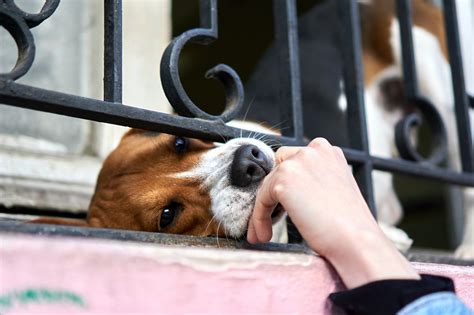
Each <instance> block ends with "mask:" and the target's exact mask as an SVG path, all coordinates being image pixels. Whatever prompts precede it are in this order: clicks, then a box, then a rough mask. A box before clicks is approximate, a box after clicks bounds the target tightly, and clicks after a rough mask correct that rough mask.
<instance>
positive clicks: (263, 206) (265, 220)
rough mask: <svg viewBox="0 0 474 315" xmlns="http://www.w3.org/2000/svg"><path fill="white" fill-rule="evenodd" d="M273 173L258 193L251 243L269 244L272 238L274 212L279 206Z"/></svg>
mask: <svg viewBox="0 0 474 315" xmlns="http://www.w3.org/2000/svg"><path fill="white" fill-rule="evenodd" d="M273 174H274V173H273V172H272V173H270V174H268V175H267V177H265V179H264V180H263V183H262V185H261V186H260V188H259V190H258V191H257V197H256V200H255V207H254V209H253V213H252V216H251V217H250V220H249V229H248V232H247V240H248V242H249V243H253V244H254V243H257V242H268V241H269V240H270V239H271V238H272V218H271V215H272V212H273V210H274V209H275V207H276V206H277V204H278V201H277V200H276V198H275V196H273V193H272V189H273V187H272V179H273Z"/></svg>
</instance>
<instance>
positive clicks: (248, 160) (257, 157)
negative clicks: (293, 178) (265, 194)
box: [230, 144, 272, 187]
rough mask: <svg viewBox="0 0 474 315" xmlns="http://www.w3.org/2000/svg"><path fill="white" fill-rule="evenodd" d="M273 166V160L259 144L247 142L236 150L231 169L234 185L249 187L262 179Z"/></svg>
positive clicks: (231, 178)
mask: <svg viewBox="0 0 474 315" xmlns="http://www.w3.org/2000/svg"><path fill="white" fill-rule="evenodd" d="M271 168H272V161H271V160H270V159H269V158H268V157H267V156H266V155H265V153H263V152H262V151H261V150H260V149H259V148H258V147H257V146H255V145H252V144H246V145H243V146H241V147H240V148H238V149H237V150H236V151H235V154H234V161H233V162H232V167H231V171H230V180H231V183H232V185H234V186H238V187H247V186H249V185H250V184H252V183H255V182H258V181H260V180H261V179H262V178H264V177H265V175H267V174H268V173H270V171H271Z"/></svg>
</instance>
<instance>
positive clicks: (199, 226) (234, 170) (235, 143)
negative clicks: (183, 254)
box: [34, 129, 287, 242]
mask: <svg viewBox="0 0 474 315" xmlns="http://www.w3.org/2000/svg"><path fill="white" fill-rule="evenodd" d="M274 163H275V162H274V152H273V151H272V149H271V148H270V147H269V146H268V145H266V144H265V143H264V142H262V141H260V140H257V139H251V138H237V139H233V140H231V141H228V142H227V143H225V144H221V145H219V144H217V145H216V144H214V143H212V142H205V141H201V140H197V139H190V138H184V137H177V136H173V135H168V134H162V133H161V134H160V133H156V132H150V131H144V130H137V129H132V130H130V131H129V132H127V133H126V134H125V135H124V137H123V138H122V140H121V142H120V144H119V145H118V147H117V148H116V149H115V150H114V151H113V152H112V153H111V154H110V155H109V156H108V157H107V159H106V160H105V161H104V164H103V167H102V169H101V171H100V174H99V177H98V180H97V186H96V189H95V193H94V196H93V197H92V200H91V203H90V207H89V211H88V215H87V219H86V220H85V221H80V220H66V219H57V218H42V219H38V220H35V221H34V222H35V223H52V224H68V225H81V226H89V227H99V228H115V229H127V230H137V231H148V232H162V233H172V234H183V235H194V236H223V237H233V238H239V237H242V236H243V235H244V234H245V232H246V230H247V224H248V220H249V218H250V215H251V212H252V209H253V206H254V203H255V195H256V191H257V188H258V185H259V184H260V182H261V181H262V179H263V178H264V177H265V175H267V174H268V173H269V172H270V171H271V169H272V168H273V167H274ZM273 219H274V223H275V229H274V231H275V235H274V237H273V239H272V240H273V241H277V242H286V240H287V235H286V225H285V220H284V219H283V211H282V210H281V209H276V211H275V212H274V215H273Z"/></svg>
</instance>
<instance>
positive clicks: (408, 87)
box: [396, 0, 419, 100]
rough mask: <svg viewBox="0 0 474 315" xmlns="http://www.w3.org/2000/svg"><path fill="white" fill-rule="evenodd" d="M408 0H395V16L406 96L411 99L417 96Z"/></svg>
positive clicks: (416, 78)
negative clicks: (397, 24)
mask: <svg viewBox="0 0 474 315" xmlns="http://www.w3.org/2000/svg"><path fill="white" fill-rule="evenodd" d="M408 2H411V1H410V0H397V6H396V7H397V18H398V23H399V26H400V40H401V47H402V51H401V54H402V60H403V82H404V87H405V94H406V97H407V98H408V99H410V100H413V99H415V98H417V97H418V96H419V93H418V77H417V74H416V63H415V48H414V47H413V36H412V31H411V30H412V14H411V5H410V4H409V3H408Z"/></svg>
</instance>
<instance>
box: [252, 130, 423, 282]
mask: <svg viewBox="0 0 474 315" xmlns="http://www.w3.org/2000/svg"><path fill="white" fill-rule="evenodd" d="M276 163H277V166H276V167H275V168H274V170H273V171H272V172H270V174H269V175H268V176H267V177H266V178H265V179H264V181H263V183H262V185H261V187H260V188H259V191H258V193H257V198H256V202H255V208H254V211H253V214H252V217H251V218H250V221H249V229H248V234H247V239H248V241H249V242H250V243H257V242H267V241H269V240H270V238H271V236H272V230H271V223H272V221H271V213H272V211H273V209H274V208H275V206H276V205H277V204H278V203H280V204H281V205H282V206H283V208H284V209H285V210H286V211H287V212H288V215H289V216H290V218H291V219H292V221H293V223H294V224H295V225H296V227H297V228H298V230H299V232H300V233H301V235H302V236H303V238H304V239H305V240H306V242H307V243H308V245H309V246H310V247H311V248H312V249H314V250H315V251H316V252H318V253H319V254H321V255H322V256H325V257H326V258H327V259H328V260H329V261H330V262H331V263H332V264H333V265H334V267H335V268H336V270H337V271H338V272H339V274H340V275H341V277H342V278H343V280H344V282H345V283H346V285H347V286H355V285H360V284H362V283H366V282H368V281H373V280H374V279H375V280H376V279H388V278H417V277H418V275H417V274H416V272H415V271H414V270H413V269H412V268H411V266H410V265H409V263H408V262H407V261H406V260H405V259H404V257H403V256H402V255H401V254H400V253H399V252H398V251H397V250H396V249H395V247H394V246H393V245H392V244H391V243H390V241H389V240H388V239H387V238H386V237H385V236H384V235H383V233H382V232H381V231H380V229H379V228H378V225H377V222H376V221H375V219H374V218H373V216H372V215H371V213H370V210H369V208H368V206H367V204H366V203H365V201H364V199H363V197H362V195H361V193H360V190H359V188H358V186H357V183H356V181H355V179H354V177H353V176H352V173H351V170H350V168H349V166H348V164H347V161H346V159H345V157H344V154H343V152H342V150H341V149H340V148H337V147H333V146H332V145H330V144H329V142H328V141H327V140H325V139H323V138H317V139H315V140H313V141H312V142H311V143H310V144H309V145H308V146H307V147H283V148H280V150H278V151H277V154H276ZM348 258H351V259H352V260H354V262H351V259H348ZM371 260H372V261H373V262H377V263H378V264H379V265H378V266H377V265H376V264H374V263H373V262H370V261H371ZM381 262H383V264H382V265H380V263H381ZM354 268H357V270H356V271H354V270H355V269H354ZM387 268H389V269H390V270H391V271H388V272H387V270H388V269H387Z"/></svg>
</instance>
